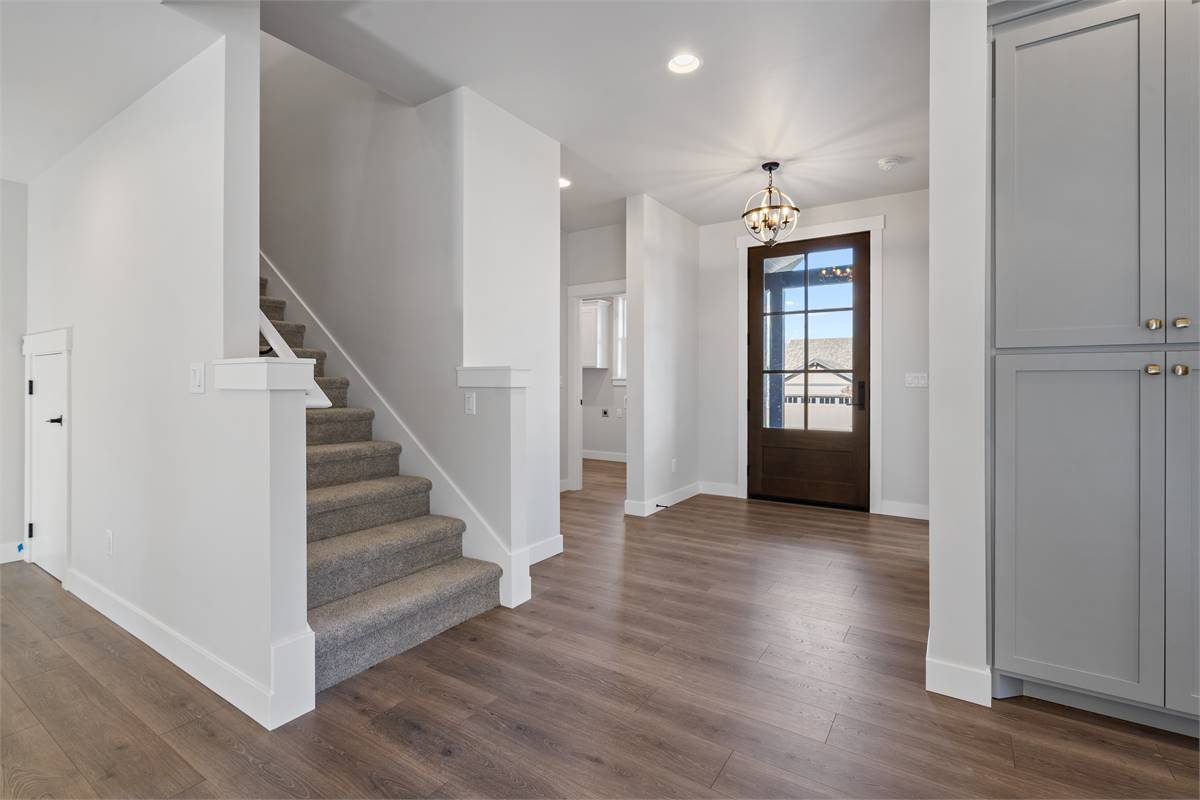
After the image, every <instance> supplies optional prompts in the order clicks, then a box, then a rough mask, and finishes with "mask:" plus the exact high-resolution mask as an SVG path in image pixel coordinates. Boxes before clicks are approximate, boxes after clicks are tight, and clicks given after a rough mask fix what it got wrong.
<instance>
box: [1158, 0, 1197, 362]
mask: <svg viewBox="0 0 1200 800" xmlns="http://www.w3.org/2000/svg"><path fill="white" fill-rule="evenodd" d="M1166 36H1167V40H1166V75H1167V83H1166V96H1167V137H1166V143H1167V167H1168V168H1167V309H1166V318H1165V321H1166V325H1167V341H1168V342H1172V343H1175V342H1195V341H1200V144H1198V143H1200V3H1196V2H1187V0H1170V2H1168V3H1167V34H1166ZM1184 320H1187V323H1186V325H1185V324H1184V322H1183V321H1184Z"/></svg>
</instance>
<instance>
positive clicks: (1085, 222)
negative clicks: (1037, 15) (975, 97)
mask: <svg viewBox="0 0 1200 800" xmlns="http://www.w3.org/2000/svg"><path fill="white" fill-rule="evenodd" d="M1163 17H1164V4H1163V2H1162V0H1157V2H1119V3H1111V4H1105V5H1099V6H1087V7H1084V8H1083V9H1081V10H1079V11H1075V12H1071V13H1066V14H1061V15H1058V16H1053V17H1052V18H1049V19H1047V20H1045V21H1042V22H1036V23H1033V24H1023V25H1021V26H1020V27H1017V28H1015V29H1013V30H1009V31H1007V32H1004V33H1000V34H998V35H997V36H996V40H995V92H996V97H995V114H994V120H995V226H996V229H995V267H996V272H995V304H996V305H995V310H996V346H997V347H1034V346H1059V345H1068V346H1069V345H1097V344H1135V345H1138V344H1158V343H1162V342H1165V341H1166V331H1165V329H1164V327H1162V326H1154V329H1151V328H1150V327H1148V326H1147V321H1148V320H1151V319H1153V320H1164V319H1165V317H1166V310H1165V308H1164V302H1165V300H1164V296H1165V293H1166V285H1165V284H1166V266H1165V241H1164V240H1165V236H1164V226H1165V217H1164V214H1165V212H1164V191H1165V189H1164V55H1163V51H1164V48H1163V36H1164V28H1163ZM1193 147H1194V140H1193ZM1192 219H1193V222H1194V221H1195V217H1194V216H1193V217H1192Z"/></svg>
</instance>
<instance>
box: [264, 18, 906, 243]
mask: <svg viewBox="0 0 1200 800" xmlns="http://www.w3.org/2000/svg"><path fill="white" fill-rule="evenodd" d="M928 20H929V15H928V5H927V4H926V3H924V2H914V1H913V0H890V2H869V1H867V0H862V1H860V2H847V1H846V0H838V1H836V2H829V1H827V2H805V1H804V0H793V1H792V2H687V3H682V2H639V3H615V2H506V1H504V0H495V1H493V2H466V3H457V2H432V3H431V2H403V3H396V2H386V1H385V2H354V3H349V4H346V3H336V2H333V3H331V2H272V3H265V4H264V5H263V28H264V30H266V31H267V32H268V33H271V34H273V35H275V36H277V37H279V38H281V39H284V40H285V41H288V42H290V43H291V44H293V45H295V46H296V47H299V48H301V49H303V50H307V51H308V52H310V53H311V54H312V55H315V56H316V57H318V58H321V59H323V60H325V61H327V62H329V63H331V64H333V65H334V66H336V67H338V68H340V69H342V70H344V71H346V72H349V73H350V74H352V75H355V76H356V77H358V78H360V79H362V80H365V81H368V82H369V83H372V84H373V85H375V86H376V87H377V88H379V89H380V90H382V91H384V92H387V93H389V94H391V95H393V96H395V97H396V98H398V99H400V100H401V101H404V102H407V103H411V104H417V103H421V102H424V101H425V100H429V99H431V98H432V97H436V96H437V95H439V94H441V93H443V92H445V91H447V90H449V89H452V88H454V87H456V86H469V87H471V88H472V89H474V90H475V91H477V92H479V93H480V94H481V95H483V96H484V97H487V98H488V99H490V100H492V101H493V102H495V103H497V104H498V105H500V106H502V107H504V108H506V109H507V110H509V111H510V112H512V113H513V114H515V115H517V116H518V117H520V118H522V119H524V120H525V121H526V122H528V123H530V124H531V125H533V126H535V127H537V128H538V129H540V130H542V131H544V132H545V133H547V134H549V135H550V136H552V137H554V138H555V139H557V140H559V141H560V142H562V144H563V173H564V175H566V176H567V177H569V178H570V179H571V180H572V181H573V182H574V185H573V186H572V187H571V188H570V189H567V190H565V191H564V192H563V227H564V228H566V229H567V230H578V229H581V228H586V227H593V226H596V225H603V224H609V223H612V222H617V221H619V220H620V219H623V213H624V212H623V204H622V202H621V199H622V198H623V197H624V196H625V195H626V194H631V193H636V192H646V193H647V194H649V195H651V196H652V197H654V198H656V199H658V200H659V201H661V202H663V203H665V204H666V205H668V206H670V207H671V208H674V209H675V210H677V211H679V212H680V213H682V214H684V215H686V216H688V217H689V218H691V219H692V220H693V221H695V222H697V223H701V224H706V223H711V222H718V221H724V220H729V219H735V218H737V217H738V216H739V215H740V214H741V211H742V206H743V204H744V203H745V200H746V198H747V197H748V196H749V195H750V193H751V192H753V191H754V190H756V189H758V188H760V187H761V185H762V184H763V182H764V181H763V177H764V176H763V173H762V172H761V170H760V169H759V164H760V162H762V161H765V160H778V161H781V162H783V169H782V171H781V173H780V175H779V181H780V183H781V184H782V186H783V188H784V189H785V191H787V192H789V193H790V194H791V195H792V197H793V199H795V200H796V202H797V204H798V205H800V206H802V207H803V206H814V205H825V204H829V203H838V202H843V201H848V200H855V199H861V198H864V197H872V196H876V195H882V194H890V193H894V192H904V191H911V190H915V189H920V188H925V187H926V186H928V128H929V91H928V88H929V82H928V69H929V27H928ZM679 50H690V51H692V52H695V53H696V54H698V55H700V56H701V58H703V60H704V66H703V67H702V68H701V69H700V70H699V71H698V72H695V73H693V74H691V75H684V76H680V75H674V74H671V73H670V72H668V71H667V69H666V61H667V59H668V58H669V57H670V56H671V55H673V54H674V53H675V52H677V51H679ZM888 155H900V156H903V157H905V158H906V159H908V161H907V162H906V163H904V164H903V165H901V166H900V167H897V168H896V169H895V170H893V171H891V172H887V173H885V172H881V171H880V170H879V169H878V168H877V166H876V161H877V160H878V159H879V158H881V157H883V156H888Z"/></svg>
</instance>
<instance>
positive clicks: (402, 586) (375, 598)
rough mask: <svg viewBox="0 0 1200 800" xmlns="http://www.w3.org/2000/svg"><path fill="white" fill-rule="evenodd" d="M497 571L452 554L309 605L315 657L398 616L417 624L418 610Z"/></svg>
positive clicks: (482, 583)
mask: <svg viewBox="0 0 1200 800" xmlns="http://www.w3.org/2000/svg"><path fill="white" fill-rule="evenodd" d="M501 574H502V570H501V569H500V567H499V566H497V565H496V564H491V563H489V562H486V561H477V560H475V559H473V558H456V559H454V560H453V561H448V562H446V563H445V564H438V565H436V566H433V567H429V568H428V569H423V570H421V571H420V572H416V573H413V574H412V575H407V576H405V577H403V578H399V579H397V580H394V581H389V582H388V583H384V584H381V585H380V586H375V587H373V588H371V589H367V590H366V591H363V592H358V593H357V594H352V595H350V596H349V597H343V598H341V599H340V600H334V601H333V602H332V603H326V604H325V605H322V606H317V607H316V608H313V609H310V610H309V612H308V624H309V626H310V627H311V628H312V630H313V633H314V634H315V635H316V651H317V658H318V660H320V659H321V657H322V656H323V655H331V654H333V651H335V650H336V649H337V648H338V647H340V646H342V645H344V644H348V643H349V642H352V641H354V640H355V639H359V638H362V637H363V636H366V635H367V634H369V633H371V632H372V631H376V630H379V629H380V628H383V627H385V626H388V625H389V624H391V623H394V622H396V621H398V620H401V619H405V618H414V617H415V618H416V619H414V626H419V624H420V620H419V616H420V615H421V614H422V612H425V611H427V610H429V609H432V608H434V607H436V606H438V605H439V604H441V603H445V602H447V601H450V600H452V599H453V598H455V597H456V596H458V595H460V594H466V593H469V592H471V591H473V590H477V589H481V588H484V587H487V586H488V585H489V584H491V583H494V582H497V581H499V580H500V575H501ZM437 632H440V631H437ZM430 635H433V634H430ZM426 638H427V637H426Z"/></svg>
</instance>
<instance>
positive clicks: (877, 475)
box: [737, 214, 886, 514]
mask: <svg viewBox="0 0 1200 800" xmlns="http://www.w3.org/2000/svg"><path fill="white" fill-rule="evenodd" d="M885 222H886V218H885V217H884V215H882V214H880V215H879V216H875V217H861V218H859V219H848V220H845V221H844V222H827V223H825V224H823V225H810V226H808V227H805V228H796V230H795V232H794V233H793V234H792V235H791V236H789V237H788V241H789V242H795V241H800V240H803V239H820V238H823V237H825V236H842V235H844V234H847V233H862V232H864V231H866V232H869V233H870V234H871V368H870V374H871V409H870V419H871V447H870V452H871V470H870V481H871V499H870V505H869V508H870V511H871V513H873V514H878V513H880V507H881V506H882V501H883V229H884V225H885ZM760 244H762V243H761V242H759V241H758V240H757V239H755V238H754V237H753V236H740V237H738V240H737V248H738V283H737V285H738V385H737V392H738V405H737V408H738V454H737V458H738V464H737V488H738V496H739V497H746V496H747V493H748V489H747V480H746V464H747V463H748V457H747V456H748V454H747V452H746V447H747V434H748V431H749V414H748V411H749V409H748V408H747V405H746V404H747V403H748V402H749V401H748V394H747V380H748V379H749V369H750V365H749V354H748V353H747V352H746V345H745V344H744V343H745V342H746V341H747V338H746V337H747V336H748V335H749V332H750V321H749V318H748V313H749V312H748V305H747V304H748V303H749V302H750V297H749V292H750V286H749V274H748V270H749V261H748V255H747V251H748V250H749V249H750V248H751V247H757V246H759V245H760Z"/></svg>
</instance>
